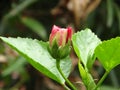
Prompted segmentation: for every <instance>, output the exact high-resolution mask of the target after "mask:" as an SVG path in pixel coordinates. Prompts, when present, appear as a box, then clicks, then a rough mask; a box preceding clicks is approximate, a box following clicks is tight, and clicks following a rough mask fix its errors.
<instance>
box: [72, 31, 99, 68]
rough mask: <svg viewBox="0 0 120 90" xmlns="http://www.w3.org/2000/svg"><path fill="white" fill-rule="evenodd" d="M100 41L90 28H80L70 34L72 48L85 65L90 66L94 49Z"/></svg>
mask: <svg viewBox="0 0 120 90" xmlns="http://www.w3.org/2000/svg"><path fill="white" fill-rule="evenodd" d="M100 42H101V41H100V39H99V38H98V37H97V36H96V35H95V34H94V33H92V32H91V30H90V29H85V30H82V31H80V32H77V33H75V34H74V35H73V36H72V43H73V48H74V50H75V52H76V54H77V56H78V57H79V59H80V60H81V61H82V62H83V64H84V66H85V67H87V68H91V67H92V65H93V63H94V60H95V56H94V49H95V48H96V46H97V45H98V44H99V43H100Z"/></svg>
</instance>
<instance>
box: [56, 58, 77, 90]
mask: <svg viewBox="0 0 120 90" xmlns="http://www.w3.org/2000/svg"><path fill="white" fill-rule="evenodd" d="M56 66H57V69H58V71H59V72H60V74H61V75H62V77H63V78H64V79H65V81H66V83H67V85H68V86H69V87H70V88H71V89H72V90H77V89H76V87H75V86H74V85H73V84H72V83H71V82H70V81H69V80H68V79H67V78H66V77H65V75H64V74H63V72H62V70H61V68H60V60H56ZM66 89H67V90H70V89H68V87H67V88H66Z"/></svg>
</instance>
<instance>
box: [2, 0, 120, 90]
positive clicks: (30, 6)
mask: <svg viewBox="0 0 120 90" xmlns="http://www.w3.org/2000/svg"><path fill="white" fill-rule="evenodd" d="M54 24H55V25H58V26H60V27H67V26H72V27H73V31H74V32H77V31H80V30H82V29H85V28H90V29H91V30H92V31H93V32H94V33H95V34H97V36H98V37H99V38H100V39H101V40H107V39H110V38H114V37H116V36H119V35H120V0H1V1H0V35H1V36H5V37H29V38H33V39H39V40H43V41H48V38H49V34H50V31H51V28H52V26H53V25H54ZM0 43H1V44H0V90H64V89H63V88H62V87H61V86H60V85H59V84H57V83H56V82H54V81H53V80H51V79H49V78H47V77H46V76H44V75H43V74H41V73H40V72H38V71H37V70H35V69H34V68H33V67H32V66H31V65H30V64H29V63H28V62H27V61H26V60H25V59H24V58H23V57H22V56H20V55H19V54H18V53H16V52H15V51H13V50H12V49H11V48H10V47H9V46H8V45H6V44H5V43H3V42H2V41H0ZM71 56H72V62H73V71H72V73H71V75H70V77H69V79H70V80H71V81H72V82H75V83H74V84H76V83H77V82H81V79H80V77H79V74H78V70H77V59H76V57H75V55H74V54H73V53H72V55H71ZM91 72H92V74H93V77H94V78H95V80H96V82H97V80H98V79H99V78H100V77H101V76H102V74H103V73H104V69H103V68H102V66H101V64H100V63H99V62H98V61H96V62H95V64H94V66H93V69H92V71H91ZM119 76H120V66H117V67H116V68H115V69H113V70H112V71H111V73H110V74H109V75H108V77H107V78H106V79H105V81H104V83H103V86H102V89H101V90H120V89H119V88H120V77H119ZM76 85H77V86H78V87H81V88H82V89H81V90H85V89H84V86H83V85H81V84H80V83H77V84H76Z"/></svg>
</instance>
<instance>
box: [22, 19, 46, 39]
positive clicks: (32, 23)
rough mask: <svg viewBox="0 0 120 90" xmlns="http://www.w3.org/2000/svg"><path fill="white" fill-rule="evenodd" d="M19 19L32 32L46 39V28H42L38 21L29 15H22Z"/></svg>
mask: <svg viewBox="0 0 120 90" xmlns="http://www.w3.org/2000/svg"><path fill="white" fill-rule="evenodd" d="M21 21H22V23H24V24H25V25H26V26H27V27H28V28H30V29H31V30H32V31H33V32H35V33H36V34H38V35H39V36H40V37H41V38H42V39H43V40H46V39H47V33H46V29H45V28H44V26H43V25H42V24H41V23H40V22H38V21H36V20H34V19H32V18H30V17H22V18H21Z"/></svg>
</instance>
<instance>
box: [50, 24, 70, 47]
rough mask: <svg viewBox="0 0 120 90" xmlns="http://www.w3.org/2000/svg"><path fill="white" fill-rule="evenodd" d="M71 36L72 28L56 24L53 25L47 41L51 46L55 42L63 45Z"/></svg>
mask: <svg viewBox="0 0 120 90" xmlns="http://www.w3.org/2000/svg"><path fill="white" fill-rule="evenodd" d="M71 36H72V28H71V27H68V28H60V27H58V26H55V25H54V26H53V28H52V32H51V34H50V37H49V43H50V46H53V44H54V43H55V42H56V43H57V45H58V46H59V47H60V46H62V47H63V46H65V45H66V44H67V43H68V41H69V40H71Z"/></svg>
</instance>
